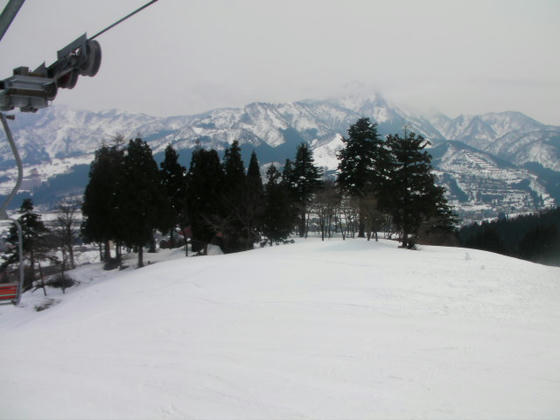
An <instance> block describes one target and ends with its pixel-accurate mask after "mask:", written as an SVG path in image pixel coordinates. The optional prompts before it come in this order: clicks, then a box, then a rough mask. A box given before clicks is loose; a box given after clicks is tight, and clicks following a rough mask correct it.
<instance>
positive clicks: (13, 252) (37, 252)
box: [4, 198, 48, 289]
mask: <svg viewBox="0 0 560 420" xmlns="http://www.w3.org/2000/svg"><path fill="white" fill-rule="evenodd" d="M18 214H19V216H18V218H17V219H18V222H19V223H20V225H21V230H22V239H23V243H22V247H23V256H24V259H25V260H27V261H28V262H29V270H26V271H27V273H28V274H27V275H26V276H25V279H24V285H23V287H24V289H29V288H30V287H31V286H32V284H33V281H34V280H35V264H36V263H37V262H38V260H39V259H40V257H41V254H42V253H43V252H44V251H45V247H46V243H45V237H46V234H47V233H48V229H47V228H46V226H45V224H44V223H43V221H42V220H41V215H40V214H39V213H36V212H35V211H34V207H33V201H32V200H31V199H30V198H26V199H24V200H23V202H22V204H21V207H20V208H19V210H18ZM7 242H8V243H10V244H12V245H13V246H12V247H11V249H10V250H9V251H8V253H7V254H6V255H5V256H4V258H5V260H6V263H5V264H4V265H6V266H7V265H10V264H14V263H17V262H18V261H19V256H18V246H17V244H18V234H17V228H16V226H15V224H13V225H12V226H11V227H10V232H9V234H8V238H7Z"/></svg>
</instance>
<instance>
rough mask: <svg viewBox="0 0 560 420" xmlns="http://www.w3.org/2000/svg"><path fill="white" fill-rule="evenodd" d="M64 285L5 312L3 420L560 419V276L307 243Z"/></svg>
mask: <svg viewBox="0 0 560 420" xmlns="http://www.w3.org/2000/svg"><path fill="white" fill-rule="evenodd" d="M74 276H75V277H77V278H79V279H80V280H81V281H82V284H81V286H80V287H79V288H78V289H76V290H72V289H70V290H69V292H68V293H67V295H65V296H64V297H62V296H54V298H55V299H57V300H60V303H59V304H58V305H55V306H52V307H51V308H49V309H47V310H44V311H42V312H35V311H33V302H34V300H39V299H40V298H39V297H34V298H32V297H30V296H28V295H25V296H24V298H23V304H24V305H26V306H25V307H24V308H15V307H12V306H2V307H0V337H2V345H0V360H2V375H1V376H0V396H1V400H2V409H1V410H0V418H1V419H17V418H56V419H75V418H81V419H103V418H193V419H194V418H196V419H210V418H211V419H273V418H274V419H278V418H290V419H292V418H321V419H341V418H345V419H364V418H369V419H388V418H389V419H405V418H406V419H410V418H429V419H464V418H492V419H511V418H531V419H536V418H543V419H544V418H547V419H549V418H550V419H552V418H558V416H560V405H558V392H559V383H560V358H559V357H558V348H559V346H560V329H559V328H558V325H559V322H560V306H559V305H558V302H559V301H560V269H559V268H553V267H545V266H541V265H536V264H532V263H528V262H525V261H521V260H517V259H513V258H507V257H503V256H499V255H496V254H491V253H486V252H481V251H475V250H467V249H461V248H440V247H423V248H422V249H421V250H420V251H407V250H402V249H398V248H397V244H396V243H395V242H388V241H381V242H379V243H375V242H366V241H363V240H347V241H341V240H332V241H329V242H325V243H321V242H320V241H318V240H314V239H309V240H307V241H306V242H303V243H296V244H295V245H288V246H281V247H274V248H265V249H258V250H255V251H250V252H245V253H240V254H230V255H226V256H213V257H196V258H189V259H185V258H182V259H177V260H173V261H169V262H159V263H156V264H153V265H151V266H148V267H146V268H143V269H141V270H133V269H129V270H128V271H124V272H119V271H113V272H109V273H106V272H105V273H104V272H102V271H101V270H100V268H99V267H98V266H96V265H89V266H85V267H82V268H81V269H78V270H77V271H76V272H75V273H74ZM37 293H38V292H37Z"/></svg>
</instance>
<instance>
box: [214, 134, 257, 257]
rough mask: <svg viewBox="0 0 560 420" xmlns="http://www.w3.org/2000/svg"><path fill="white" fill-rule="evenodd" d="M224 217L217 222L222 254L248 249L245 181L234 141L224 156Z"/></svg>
mask: <svg viewBox="0 0 560 420" xmlns="http://www.w3.org/2000/svg"><path fill="white" fill-rule="evenodd" d="M223 166H224V195H223V198H224V201H223V208H224V211H225V213H224V217H223V219H222V220H220V221H219V225H220V230H221V231H222V234H223V248H224V252H236V251H242V250H245V249H248V248H249V247H250V246H249V244H248V237H249V234H248V232H247V230H246V223H245V219H246V208H247V196H246V192H247V191H246V179H245V168H244V166H243V160H242V159H241V149H240V148H239V142H238V141H237V140H236V141H234V142H233V143H232V144H231V146H230V147H229V148H228V149H226V151H225V154H224V163H223Z"/></svg>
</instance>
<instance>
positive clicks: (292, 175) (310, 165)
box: [284, 143, 322, 237]
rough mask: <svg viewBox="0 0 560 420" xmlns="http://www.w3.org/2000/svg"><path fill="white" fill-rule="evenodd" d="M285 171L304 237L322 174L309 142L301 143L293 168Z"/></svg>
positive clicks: (299, 226)
mask: <svg viewBox="0 0 560 420" xmlns="http://www.w3.org/2000/svg"><path fill="white" fill-rule="evenodd" d="M288 162H289V161H286V165H288ZM290 164H291V162H290ZM284 173H285V175H286V178H285V179H287V180H288V185H289V188H290V191H291V193H292V196H293V197H294V202H295V204H296V206H297V208H298V210H299V211H298V213H299V220H298V233H299V236H300V237H304V236H305V235H306V233H307V214H308V207H309V204H310V203H311V200H312V198H313V194H314V193H315V192H316V191H317V190H318V189H319V188H320V186H321V176H322V173H321V170H320V169H319V168H318V167H317V166H315V164H314V161H313V152H312V151H311V150H310V149H309V147H308V146H307V144H305V143H301V144H300V145H299V146H298V148H297V152H296V159H295V162H294V165H293V168H291V167H289V168H288V169H286V168H284Z"/></svg>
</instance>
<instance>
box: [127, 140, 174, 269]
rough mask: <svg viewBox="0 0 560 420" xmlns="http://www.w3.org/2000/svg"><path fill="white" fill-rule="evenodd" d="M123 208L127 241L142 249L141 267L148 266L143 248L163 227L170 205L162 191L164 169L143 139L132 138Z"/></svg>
mask: <svg viewBox="0 0 560 420" xmlns="http://www.w3.org/2000/svg"><path fill="white" fill-rule="evenodd" d="M123 163H124V164H123V174H122V182H121V183H120V190H119V195H120V198H121V203H122V204H121V205H122V207H120V208H119V213H120V220H121V223H122V235H123V240H124V243H125V244H126V245H127V246H129V247H135V248H137V250H138V267H143V266H144V260H143V254H144V253H143V247H144V245H146V244H147V243H148V242H150V241H151V240H152V238H153V231H154V229H156V228H161V226H162V224H163V223H162V222H163V220H162V219H163V217H162V214H163V213H164V211H165V209H166V208H168V206H169V204H168V203H167V202H166V201H167V197H166V196H165V194H164V193H163V191H162V188H161V180H160V172H159V170H158V167H157V163H156V162H155V160H154V158H153V156H152V151H151V149H150V146H148V144H147V143H146V142H145V141H143V140H142V139H140V138H137V139H135V140H130V142H129V143H128V147H127V149H126V156H125V158H124V162H123Z"/></svg>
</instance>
